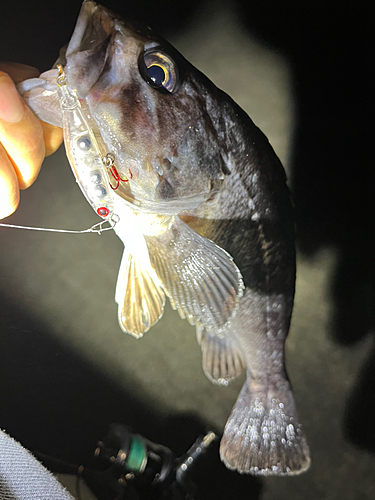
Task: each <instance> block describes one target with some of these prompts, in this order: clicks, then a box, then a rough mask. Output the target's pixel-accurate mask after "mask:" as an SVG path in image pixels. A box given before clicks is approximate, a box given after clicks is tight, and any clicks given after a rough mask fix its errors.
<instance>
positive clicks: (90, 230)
mask: <svg viewBox="0 0 375 500" xmlns="http://www.w3.org/2000/svg"><path fill="white" fill-rule="evenodd" d="M119 221H120V217H119V216H118V215H116V214H113V216H112V218H111V219H108V220H105V221H101V222H97V223H96V224H94V225H93V226H91V227H89V228H88V229H82V230H70V229H54V228H47V227H33V226H19V225H16V224H5V223H0V226H1V227H9V228H13V229H28V230H30V231H46V232H49V233H68V234H86V233H97V234H99V235H101V234H102V233H104V231H112V229H113V228H114V227H115V226H116V224H117V223H118V222H119ZM106 223H108V224H109V225H110V227H103V226H104V224H106Z"/></svg>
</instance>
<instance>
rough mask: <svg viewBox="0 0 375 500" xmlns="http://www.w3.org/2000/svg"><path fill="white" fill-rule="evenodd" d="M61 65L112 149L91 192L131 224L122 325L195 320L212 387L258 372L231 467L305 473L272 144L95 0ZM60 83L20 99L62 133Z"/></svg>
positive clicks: (235, 424)
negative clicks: (167, 315)
mask: <svg viewBox="0 0 375 500" xmlns="http://www.w3.org/2000/svg"><path fill="white" fill-rule="evenodd" d="M59 64H60V65H61V66H60V77H61V72H62V71H63V72H64V75H65V76H66V81H67V82H68V83H69V88H71V89H74V91H75V95H77V96H78V98H79V99H80V103H81V105H82V110H84V109H85V110H86V111H85V112H86V113H87V117H88V118H87V120H88V121H87V123H89V122H90V127H91V131H92V134H94V136H95V137H96V140H97V141H98V145H99V146H98V147H99V148H100V149H101V151H103V156H104V153H105V152H107V153H111V156H110V158H111V161H110V162H109V163H108V164H107V165H106V168H105V169H104V170H101V171H98V172H97V171H96V170H95V171H93V170H90V176H91V177H90V179H91V181H90V182H91V183H92V186H94V184H95V183H97V184H98V183H100V179H101V175H102V174H103V172H104V175H105V176H106V179H105V184H103V186H104V187H103V186H102V185H99V184H98V185H95V186H94V187H95V189H94V188H93V189H94V190H93V191H92V193H91V194H87V193H86V194H87V198H88V200H89V201H90V203H92V205H93V207H96V206H99V208H98V209H97V212H98V214H99V215H101V216H102V217H103V218H105V217H106V216H108V214H109V212H110V210H111V211H113V213H114V214H116V215H117V216H118V217H119V222H118V223H117V224H116V226H115V231H116V232H117V234H118V236H119V237H120V238H121V239H122V240H123V242H124V244H125V250H124V255H123V260H122V264H121V268H120V272H119V278H118V283H117V289H116V301H117V303H118V305H119V323H120V325H121V327H122V329H123V330H124V331H126V332H128V333H131V334H132V335H134V336H136V337H141V336H142V335H143V334H144V333H145V332H146V331H147V330H149V329H150V328H151V326H152V325H153V324H155V322H156V321H158V320H159V319H160V318H161V316H162V314H163V310H164V304H165V296H167V297H168V298H169V299H170V301H171V304H172V306H173V307H174V308H175V309H177V310H178V312H179V313H180V315H181V316H182V317H183V318H187V319H188V320H189V321H190V323H191V324H193V325H196V329H197V337H198V341H199V343H200V345H201V348H202V353H203V369H204V372H205V374H206V375H207V377H208V378H209V379H210V380H211V381H212V382H214V383H216V384H222V385H227V384H228V383H229V382H230V381H231V380H232V379H234V378H235V377H237V376H238V375H239V374H240V373H241V371H242V370H243V369H244V368H246V371H247V379H246V382H245V384H244V386H243V388H242V390H241V393H240V395H239V397H238V399H237V402H236V404H235V406H234V408H233V411H232V414H231V415H230V417H229V420H228V422H227V424H226V427H225V430H224V435H223V438H222V441H221V446H220V455H221V458H222V460H223V462H224V463H225V464H226V466H227V467H229V468H231V469H236V470H238V471H239V472H241V473H252V474H263V475H268V474H275V475H282V474H298V473H300V472H303V471H304V470H306V469H307V468H308V466H309V462H310V459H309V450H308V446H307V444H306V440H305V437H304V434H303V431H302V429H301V425H300V424H299V421H298V417H297V413H296V409H295V404H294V400H293V395H292V392H291V389H290V385H289V382H288V378H287V375H286V371H285V367H284V342H285V338H286V336H287V333H288V329H289V324H290V318H291V313H292V307H293V297H294V286H295V248H294V227H293V226H294V222H293V213H292V207H291V202H290V196H289V191H288V188H287V186H286V176H285V173H284V170H283V167H282V165H281V163H280V161H279V160H278V158H277V157H276V155H275V153H274V151H273V149H272V147H271V146H270V144H269V143H268V140H267V138H266V137H265V136H264V135H263V133H262V132H261V131H260V130H259V129H258V128H257V127H256V126H255V125H254V124H253V122H252V121H251V120H250V118H249V117H248V116H247V115H246V113H245V112H244V111H243V110H242V109H240V108H239V107H238V106H237V105H236V103H235V102H233V101H232V99H231V98H230V97H228V96H227V95H226V94H225V93H224V92H222V91H221V90H219V89H218V88H217V87H215V85H214V84H213V83H212V82H211V81H210V80H209V79H208V78H206V77H205V76H204V75H203V74H202V73H201V72H199V71H198V70H197V69H196V68H194V67H193V66H192V65H191V64H190V63H189V62H188V61H186V59H184V58H183V56H182V55H181V54H179V53H178V52H177V51H176V50H175V49H174V48H173V47H172V46H171V45H170V44H169V43H168V42H166V41H165V40H164V39H163V38H161V37H159V36H158V35H156V34H155V33H154V32H153V31H152V30H151V29H150V28H146V27H139V26H136V25H133V24H129V23H128V22H127V21H125V20H122V19H121V18H120V17H119V16H117V15H114V14H113V13H111V12H109V11H108V10H106V9H105V8H103V7H101V6H98V5H96V4H95V3H93V2H84V4H83V6H82V10H81V13H80V15H79V18H78V21H77V25H76V28H75V30H74V33H73V36H72V38H71V40H70V42H69V45H68V46H67V48H66V49H64V50H63V51H62V52H61V55H60V59H59ZM56 77H57V70H56V69H54V70H51V71H50V72H47V73H46V74H44V75H41V77H40V78H39V79H37V80H32V81H30V82H29V83H27V82H25V84H24V85H23V86H22V88H20V90H21V91H22V92H23V93H24V97H25V99H26V100H27V102H28V103H29V105H30V106H31V107H32V108H33V109H34V111H35V112H36V113H37V115H38V116H39V117H40V118H41V119H43V120H44V121H47V122H50V123H52V124H54V125H59V126H62V122H63V118H62V113H63V112H62V111H61V109H60V103H59V98H58V97H57V95H58V93H57V92H56V89H57V86H56ZM66 81H64V85H67V84H66ZM66 88H67V87H66ZM26 90H27V92H26ZM25 92H26V93H25ZM82 112H83V111H82ZM90 120H91V121H90ZM85 123H86V122H85ZM77 130H78V129H77ZM79 130H83V129H82V128H81V129H79ZM79 130H78V132H79ZM85 133H86V136H82V134H84V132H79V134H81V135H79V134H78V136H79V137H78V136H77V137H76V136H75V135H74V128H73V129H70V132H69V134H70V135H66V136H65V139H66V141H65V142H66V145H67V150H68V155H70V157H74V158H76V160H74V161H77V162H78V163H79V162H80V161H81V160H80V157H79V155H78V156H77V155H76V152H77V151H79V150H82V151H86V150H87V151H89V150H90V147H91V146H92V141H93V136H92V135H90V134H91V132H90V134H88V132H85ZM90 138H91V139H90ZM75 141H76V142H75ZM77 141H79V142H77ZM68 143H69V144H68ZM74 145H75V146H74ZM77 145H78V146H77ZM74 147H76V150H77V151H76V150H74ZM72 148H73V150H72ZM72 151H73V152H72ZM74 151H76V152H74ZM77 154H78V153H77ZM82 154H83V153H82ZM74 155H76V156H74ZM77 158H78V159H77ZM82 158H86V157H84V156H82ZM70 159H71V158H70ZM82 161H83V160H82ZM113 161H114V163H113ZM90 168H91V167H90ZM100 172H102V174H101V173H100ZM87 182H89V181H87ZM103 182H104V181H103ZM108 185H110V187H111V198H110V200H112V201H111V203H112V204H111V205H108V206H107V205H105V199H104V195H106V196H107V195H108V192H107V191H108V189H106V186H107V188H108ZM90 186H91V184H84V188H82V189H84V190H86V191H87V192H89V191H90V189H91V188H90ZM95 196H96V197H97V198H95ZM101 197H102V198H101ZM92 200H94V201H92ZM95 200H96V201H95ZM95 203H97V204H98V205H95ZM108 207H109V208H108Z"/></svg>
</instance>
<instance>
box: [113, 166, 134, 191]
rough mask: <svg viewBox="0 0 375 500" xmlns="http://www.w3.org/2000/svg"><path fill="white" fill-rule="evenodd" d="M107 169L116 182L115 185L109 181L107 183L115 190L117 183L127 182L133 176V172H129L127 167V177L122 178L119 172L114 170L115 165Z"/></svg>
mask: <svg viewBox="0 0 375 500" xmlns="http://www.w3.org/2000/svg"><path fill="white" fill-rule="evenodd" d="M109 171H110V172H111V175H112V177H113V178H114V179H115V181H116V182H117V184H116V186H115V187H113V186H112V185H111V183H109V185H110V186H111V188H112V189H113V190H114V191H115V190H116V189H118V187H119V185H120V181H122V182H129V180H130V179H132V178H133V174H132V173H131V171H130V168H128V172H129V179H123V178H122V177H120V175H119V173H118V172H117V170H116V167H114V166H112V167H109Z"/></svg>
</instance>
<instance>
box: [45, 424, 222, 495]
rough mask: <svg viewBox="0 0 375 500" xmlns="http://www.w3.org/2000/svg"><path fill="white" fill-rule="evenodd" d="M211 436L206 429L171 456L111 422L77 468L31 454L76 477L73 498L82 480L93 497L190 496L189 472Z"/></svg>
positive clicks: (47, 464)
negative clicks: (91, 454) (180, 452)
mask: <svg viewBox="0 0 375 500" xmlns="http://www.w3.org/2000/svg"><path fill="white" fill-rule="evenodd" d="M217 439H218V436H217V435H216V434H215V433H214V432H212V431H209V432H208V433H207V434H206V435H204V436H199V437H198V439H197V440H196V441H195V443H194V444H193V445H192V446H191V447H190V448H189V450H188V451H187V452H186V453H185V454H184V455H182V456H181V457H175V455H174V454H173V452H172V451H171V450H170V449H169V448H167V447H166V446H163V445H160V444H156V443H153V442H151V441H149V440H148V439H146V438H144V437H143V436H141V435H139V434H135V433H133V432H132V431H131V430H130V429H129V428H128V427H126V426H125V425H122V424H112V425H111V426H110V427H109V430H108V432H107V434H106V436H105V437H104V438H103V439H102V440H100V441H99V442H98V445H97V447H96V449H95V452H94V454H93V457H92V458H91V460H90V461H89V463H88V464H87V465H81V466H79V467H78V466H76V465H72V464H68V463H65V462H63V461H61V460H58V459H54V458H52V457H48V456H46V455H43V454H40V453H35V456H36V457H37V458H38V459H39V460H40V461H41V462H42V463H43V464H44V465H45V466H46V467H47V468H48V469H50V470H51V471H52V472H55V473H58V474H59V473H60V474H70V475H72V474H74V475H75V476H76V478H77V481H76V498H77V499H78V500H80V499H81V494H80V489H81V488H80V483H81V481H82V480H83V481H84V482H85V483H86V484H87V486H88V487H89V489H90V490H91V491H92V493H93V494H94V495H95V497H96V498H97V499H98V500H194V498H195V490H196V487H195V484H194V482H193V480H192V477H191V472H192V470H194V468H195V466H196V463H197V462H199V461H200V459H201V457H202V456H203V455H204V453H205V451H206V450H207V448H208V447H209V446H210V445H211V444H212V443H213V442H214V441H216V440H217Z"/></svg>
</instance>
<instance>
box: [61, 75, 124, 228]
mask: <svg viewBox="0 0 375 500" xmlns="http://www.w3.org/2000/svg"><path fill="white" fill-rule="evenodd" d="M57 68H58V70H59V75H58V77H57V87H58V90H57V92H58V96H59V100H60V107H61V112H62V118H63V134H64V144H65V149H66V155H67V157H68V160H69V163H70V166H71V168H72V171H73V173H74V176H75V178H76V181H77V183H78V185H79V187H80V188H81V191H82V193H83V194H84V196H85V198H86V199H87V201H88V202H89V203H90V205H91V207H92V208H93V210H94V211H95V212H96V213H97V214H98V215H99V216H100V217H102V218H103V219H108V220H113V219H115V220H116V219H117V218H118V217H117V216H116V215H115V214H114V212H113V208H114V199H113V193H112V191H114V190H116V189H117V188H118V187H119V184H120V181H122V182H128V181H129V179H123V178H122V177H120V175H119V174H118V172H117V170H116V167H115V166H114V163H115V156H114V155H113V154H112V153H107V154H106V155H105V156H103V155H102V153H101V149H100V146H99V141H100V138H99V137H98V138H97V137H96V136H95V134H94V132H93V128H92V126H91V125H90V123H89V121H90V115H89V114H88V112H87V109H86V105H85V103H82V104H81V102H80V100H79V99H78V97H77V94H76V92H75V90H73V89H71V88H70V86H69V84H68V81H67V78H66V75H65V72H64V70H63V67H62V66H61V65H58V66H57ZM100 142H102V141H100ZM102 149H103V147H102ZM129 173H130V176H129V177H130V178H131V172H130V171H129ZM109 175H111V176H112V177H113V178H114V179H115V181H116V183H117V184H116V185H115V186H112V184H111V183H110V182H109Z"/></svg>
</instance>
